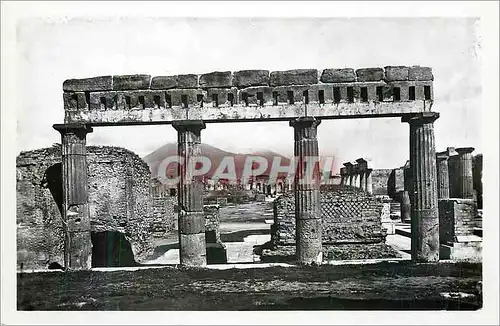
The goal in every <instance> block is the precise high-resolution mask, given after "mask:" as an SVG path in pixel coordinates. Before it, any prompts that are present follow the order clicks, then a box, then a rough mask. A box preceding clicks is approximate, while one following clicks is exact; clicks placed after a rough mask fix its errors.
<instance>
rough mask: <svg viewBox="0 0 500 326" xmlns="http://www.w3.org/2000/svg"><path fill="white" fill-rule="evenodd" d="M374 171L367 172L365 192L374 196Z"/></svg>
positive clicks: (368, 170) (367, 170)
mask: <svg viewBox="0 0 500 326" xmlns="http://www.w3.org/2000/svg"><path fill="white" fill-rule="evenodd" d="M372 171H373V170H372V169H366V171H365V191H366V192H367V193H368V194H370V195H372V194H373V184H372Z"/></svg>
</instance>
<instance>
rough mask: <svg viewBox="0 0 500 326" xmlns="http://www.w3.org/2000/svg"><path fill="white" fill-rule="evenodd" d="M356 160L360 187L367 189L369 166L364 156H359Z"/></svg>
mask: <svg viewBox="0 0 500 326" xmlns="http://www.w3.org/2000/svg"><path fill="white" fill-rule="evenodd" d="M356 162H357V163H358V174H359V188H360V189H362V190H363V191H366V170H367V168H368V164H367V161H366V160H365V159H363V158H358V159H357V160H356Z"/></svg>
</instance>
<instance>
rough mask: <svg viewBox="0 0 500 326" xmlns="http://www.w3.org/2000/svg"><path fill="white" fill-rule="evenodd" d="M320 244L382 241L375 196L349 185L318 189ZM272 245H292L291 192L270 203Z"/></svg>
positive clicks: (293, 214)
mask: <svg viewBox="0 0 500 326" xmlns="http://www.w3.org/2000/svg"><path fill="white" fill-rule="evenodd" d="M320 201H321V218H322V225H323V244H332V245H337V244H368V243H381V242H384V241H385V236H386V233H385V231H384V230H383V229H382V224H381V209H382V206H381V204H380V203H378V202H377V201H376V200H375V198H373V197H372V196H369V195H368V194H366V193H365V192H363V191H361V190H359V189H357V188H354V187H350V186H338V185H331V186H328V187H323V188H322V190H321V192H320ZM272 241H273V245H275V246H279V245H294V244H295V200H294V194H293V193H290V194H285V195H283V196H281V197H279V198H278V199H276V200H275V202H274V225H273V227H272Z"/></svg>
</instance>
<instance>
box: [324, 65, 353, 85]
mask: <svg viewBox="0 0 500 326" xmlns="http://www.w3.org/2000/svg"><path fill="white" fill-rule="evenodd" d="M320 80H321V81H322V82H323V83H346V82H355V81H356V74H355V72H354V69H352V68H343V69H325V70H323V73H322V74H321V79H320Z"/></svg>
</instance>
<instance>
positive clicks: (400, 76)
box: [385, 66, 408, 82]
mask: <svg viewBox="0 0 500 326" xmlns="http://www.w3.org/2000/svg"><path fill="white" fill-rule="evenodd" d="M385 80H386V81H387V82H391V81H400V80H408V67H405V66H387V67H385Z"/></svg>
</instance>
